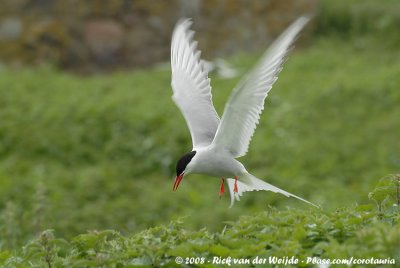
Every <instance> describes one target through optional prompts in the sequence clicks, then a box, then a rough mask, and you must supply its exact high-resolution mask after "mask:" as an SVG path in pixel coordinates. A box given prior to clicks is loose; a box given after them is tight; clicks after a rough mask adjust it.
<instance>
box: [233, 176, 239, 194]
mask: <svg viewBox="0 0 400 268" xmlns="http://www.w3.org/2000/svg"><path fill="white" fill-rule="evenodd" d="M237 180H238V177H237V176H235V184H234V185H233V192H235V193H237V192H238V186H237Z"/></svg>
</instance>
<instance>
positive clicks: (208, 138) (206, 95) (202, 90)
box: [171, 19, 219, 149]
mask: <svg viewBox="0 0 400 268" xmlns="http://www.w3.org/2000/svg"><path fill="white" fill-rule="evenodd" d="M191 24H192V23H191V21H190V20H189V19H184V20H180V21H179V22H178V23H177V25H176V27H175V30H174V33H173V35H172V43H171V68H172V81H171V85H172V89H173V92H174V94H173V96H172V99H173V100H174V101H175V103H176V105H177V106H178V107H179V109H180V110H181V112H182V114H183V116H184V117H185V119H186V122H187V124H188V127H189V130H190V133H191V136H192V143H193V149H195V148H198V147H204V146H208V145H209V144H210V143H211V142H212V141H213V139H214V136H215V132H216V131H217V128H218V124H219V117H218V114H217V112H216V111H215V108H214V106H213V103H212V96H211V86H210V79H209V78H208V74H207V72H206V71H205V70H204V68H203V65H202V64H201V62H200V51H198V50H197V43H196V42H195V41H193V36H194V32H193V31H191V30H190V25H191Z"/></svg>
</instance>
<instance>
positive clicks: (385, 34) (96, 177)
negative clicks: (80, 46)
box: [0, 0, 400, 248]
mask: <svg viewBox="0 0 400 268" xmlns="http://www.w3.org/2000/svg"><path fill="white" fill-rule="evenodd" d="M25 2H29V1H25ZM45 2H46V1H45ZM111 2H112V1H110V3H111ZM133 2H136V1H133ZM137 2H140V1H137ZM206 2H207V1H206ZM211 2H215V3H217V2H218V1H210V2H209V3H211ZM266 2H268V1H266ZM272 2H273V1H272ZM289 2H290V1H287V2H286V3H289ZM93 3H95V1H94V2H93ZM310 3H311V2H310ZM311 4H312V5H311ZM311 4H310V5H311V6H310V7H309V10H315V12H316V15H315V17H314V19H313V21H312V23H311V24H310V25H309V26H308V27H307V29H306V30H305V33H304V37H303V38H300V40H299V43H300V44H301V45H299V46H298V48H297V49H296V50H294V51H293V52H292V54H291V55H290V57H289V60H288V61H287V62H286V64H285V66H284V69H283V71H282V72H281V74H280V78H279V80H278V82H277V83H276V84H275V86H274V88H273V90H272V91H271V94H270V95H269V97H268V98H267V100H266V105H265V112H264V114H263V115H262V117H261V120H260V125H259V127H258V128H257V131H256V133H255V135H254V137H253V140H252V143H251V146H250V150H249V152H248V154H247V156H245V157H243V158H242V159H241V161H242V162H243V163H244V164H245V165H246V167H247V169H248V170H249V171H251V172H252V173H253V174H254V175H256V176H257V177H259V178H262V179H264V180H266V181H268V182H269V183H271V184H273V185H276V186H278V187H280V188H282V189H285V190H287V191H289V192H291V193H294V194H296V195H299V196H301V197H304V198H305V199H307V200H310V201H312V202H314V203H317V204H320V205H321V206H322V207H323V208H324V209H325V210H327V211H329V210H334V209H336V208H337V207H341V206H348V205H351V204H354V203H367V202H369V201H368V192H370V191H371V190H372V189H373V188H374V186H375V184H376V183H377V181H378V180H379V178H381V177H383V176H385V175H387V174H391V173H398V172H399V169H400V141H399V133H400V125H399V118H400V105H399V103H400V91H399V85H400V53H399V50H398V47H399V45H400V34H399V32H398V29H399V26H400V2H399V1H397V0H386V1H372V0H367V1H361V0H353V1H344V0H340V1H333V0H324V1H321V2H317V1H315V2H312V3H311ZM210 5H211V4H210ZM33 10H34V9H33ZM76 10H77V12H78V11H79V10H80V9H79V8H77V9H76ZM93 10H96V9H93ZM101 10H103V9H100V11H98V12H99V13H98V14H97V13H96V14H95V15H96V16H95V17H96V18H97V17H101V16H103V17H107V18H108V17H110V16H111V17H112V16H116V15H113V14H103V13H102V12H103V11H104V10H106V11H107V10H108V11H109V10H111V8H109V7H107V8H105V9H104V10H103V11H101ZM157 10H158V9H157ZM306 10H307V9H306ZM82 12H83V13H79V12H78V13H79V14H84V11H82ZM104 12H105V11H104ZM158 12H161V13H163V10H162V9H161V10H160V11H158ZM232 12H233V11H232ZM39 13H40V12H39ZM189 13H190V12H189ZM289 13H290V12H289ZM32 14H33V15H32V16H33V18H34V17H35V16H34V14H35V13H34V12H32ZM116 14H119V13H116ZM233 14H235V13H233ZM263 14H264V13H262V12H261V13H260V14H258V15H257V16H254V18H252V19H257V20H262V19H265V18H264V17H263ZM272 14H275V15H273V16H279V13H272ZM290 14H292V15H291V17H285V18H286V19H285V20H286V22H282V25H284V26H285V25H287V22H290V18H295V17H296V16H297V15H299V14H301V13H299V12H297V13H296V12H294V13H290ZM178 15H179V14H176V16H177V17H178ZM200 15H201V16H200ZM200 15H199V14H197V15H196V16H198V17H199V21H200V25H203V26H201V27H199V29H198V31H199V33H198V35H199V36H202V35H204V36H205V37H203V38H204V40H207V36H206V34H205V33H204V31H207V27H206V26H207V24H206V23H205V22H207V15H209V13H207V12H204V14H200ZM220 15H221V14H220ZM222 15H223V14H222ZM82 16H83V15H82ZM160 16H161V15H160ZM196 16H194V17H195V21H194V23H195V25H196V23H197V21H196ZM209 16H211V15H209ZM213 16H214V17H215V16H216V15H213ZM271 16H272V15H271ZM117 18H118V17H117ZM173 22H174V20H173V19H171V22H170V23H169V24H168V25H167V26H166V29H168V27H169V29H170V30H171V29H172V25H173V24H172V23H173ZM202 23H203V24H202ZM202 27H203V28H202ZM278 28H279V27H278ZM281 28H282V27H281ZM222 29H224V31H226V32H229V31H230V30H231V29H229V28H222ZM54 31H55V33H62V31H61V30H57V29H56V30H54ZM170 34H171V32H170V31H166V30H165V32H164V35H165V37H164V38H163V39H162V41H160V40H158V42H160V43H162V44H164V46H166V47H167V51H164V52H162V53H160V55H159V56H157V57H154V58H149V60H148V62H146V57H144V59H143V60H141V61H138V62H135V61H129V60H128V61H126V62H125V61H113V60H112V59H113V58H112V57H111V58H107V60H105V61H103V60H104V59H103V58H101V59H100V60H99V59H98V58H96V57H95V55H93V54H91V53H92V52H90V51H89V52H87V53H88V56H87V57H86V56H85V57H82V58H78V59H79V60H76V59H75V60H74V61H71V62H72V63H70V64H69V62H70V61H69V60H71V58H68V57H66V58H63V57H54V58H53V57H52V56H49V57H42V58H39V60H36V58H35V57H34V58H35V60H33V58H32V57H30V56H27V53H31V54H29V55H35V56H37V54H36V53H35V50H33V51H34V52H32V51H31V50H29V49H30V48H29V46H27V45H26V44H25V43H23V42H25V41H23V42H22V43H21V42H20V41H21V40H22V39H23V37H21V38H22V39H21V40H19V39H15V40H14V41H15V42H16V43H15V44H14V45H10V44H11V43H12V42H14V41H12V42H11V41H10V40H8V41H7V42H6V41H4V40H3V41H4V42H3V43H0V45H2V46H9V47H8V48H7V49H11V50H12V51H13V52H12V53H16V54H7V56H4V54H3V56H2V57H1V66H2V67H1V69H0V96H1V97H0V237H1V239H0V248H14V247H16V246H18V245H20V244H21V243H24V242H25V241H27V240H28V239H30V238H32V237H33V236H35V235H36V234H37V233H38V232H40V231H42V230H45V229H49V228H51V229H54V230H55V232H56V234H57V235H58V236H59V237H66V238H68V237H71V236H75V235H77V234H79V233H83V232H86V231H87V230H93V229H115V230H119V231H121V232H122V233H130V232H137V231H139V230H143V229H145V228H148V227H152V226H155V225H157V224H160V223H168V222H169V221H171V220H173V219H179V218H180V219H182V220H183V223H184V225H185V226H186V227H187V228H188V229H191V228H192V229H198V228H201V227H207V228H208V229H209V230H221V229H222V228H223V227H224V224H225V222H226V221H232V220H236V219H237V218H238V216H239V215H247V214H251V213H260V212H261V211H263V210H264V209H265V208H266V207H267V206H268V205H272V206H276V207H278V208H284V207H286V206H291V207H296V208H308V207H307V205H305V204H303V203H301V202H299V201H297V200H294V199H288V198H286V197H284V196H282V195H278V194H274V193H269V192H268V193H267V192H255V193H249V194H246V195H245V196H244V197H243V198H242V199H241V201H240V202H239V203H236V204H235V206H234V207H233V208H232V209H228V206H229V196H228V195H226V196H224V197H223V198H222V199H221V200H220V199H219V198H218V189H219V183H220V179H219V178H211V177H206V176H200V175H191V176H189V177H186V178H185V179H184V180H183V182H182V183H181V186H180V188H179V191H177V192H175V193H174V192H172V185H173V179H174V177H173V176H174V167H175V162H176V160H177V159H179V157H180V156H181V155H182V154H184V153H186V152H188V151H190V150H191V140H190V135H189V132H188V130H187V127H186V124H185V121H184V120H183V117H182V116H181V114H180V112H179V111H178V109H177V108H176V107H175V105H174V103H173V102H172V100H171V98H170V97H171V95H172V91H171V88H170V70H169V69H168V68H167V67H163V66H159V67H149V66H152V65H153V64H155V63H157V62H163V61H167V60H168V59H167V57H166V56H167V54H168V45H169V44H168V42H169V39H168V38H170ZM269 34H270V35H269V36H268V38H272V36H275V35H276V34H277V32H274V31H273V32H270V33H269ZM227 36H228V37H229V35H227ZM156 37H157V35H154V36H151V37H149V38H150V39H151V38H156ZM228 37H226V36H225V37H224V38H228ZM18 38H20V37H18ZM221 38H222V37H221ZM78 39H79V38H78ZM200 39H202V38H200ZM40 40H41V39H40ZM46 40H47V39H46ZM264 41H265V42H266V41H267V40H264V39H262V38H261V39H260V40H259V41H257V42H258V44H257V45H255V47H237V48H232V51H231V48H230V46H227V47H224V46H223V45H217V44H215V45H214V44H210V43H207V42H206V46H205V47H209V48H210V49H212V48H216V49H217V50H218V52H219V54H213V53H216V52H213V51H210V52H208V53H211V54H207V55H209V56H208V58H207V57H206V59H208V60H212V59H213V57H216V56H225V58H226V60H227V61H228V63H229V64H230V65H231V66H232V67H233V68H235V69H236V70H238V73H239V76H238V77H235V78H230V79H224V78H222V77H220V76H218V75H216V74H213V73H212V74H210V76H211V79H212V86H213V99H214V104H215V106H216V109H217V111H218V112H219V113H220V115H221V113H222V111H223V106H224V103H225V101H226V99H227V97H228V96H229V94H230V92H231V90H232V88H233V87H234V86H235V84H236V83H237V82H238V80H239V79H240V76H241V75H242V74H244V73H245V72H246V71H247V70H248V69H249V68H251V66H252V65H253V64H254V63H255V61H256V60H257V58H258V57H259V56H260V55H261V53H262V49H263V46H261V43H262V42H264ZM46 42H47V41H46ZM243 42H244V41H243ZM17 43H18V44H17ZM46 44H47V43H46ZM46 46H47V45H46ZM51 46H52V45H51ZM56 47H57V46H56ZM200 47H202V45H201V43H200ZM13 49H15V50H13ZM18 49H19V50H18ZM46 49H47V48H44V50H43V51H51V50H46ZM11 50H6V51H8V52H9V51H11ZM2 51H3V52H2V53H4V50H2ZM57 51H58V50H57ZM127 51H128V52H129V51H130V50H129V49H128V50H127ZM150 51H152V50H151V49H150ZM242 51H256V52H253V53H243V52H242ZM8 52H7V53H8ZM10 53H11V52H10ZM57 53H58V52H57ZM113 53H114V52H113ZM116 53H117V52H116ZM118 53H119V52H118ZM118 53H117V54H116V55H117V56H118V55H120V54H118ZM132 53H133V52H132ZM150 54H151V53H150ZM46 55H47V54H46ZM49 55H50V54H49ZM57 55H58V54H57ZM110 55H111V56H113V55H114V54H112V53H111V54H110ZM122 55H123V54H122ZM227 55H228V56H227ZM114 56H115V55H114ZM117 56H116V59H118V57H117ZM121 57H122V56H121ZM122 58H123V57H122ZM27 59H29V60H27ZM42 59H44V60H42ZM66 59H68V60H66ZM73 59H74V58H73ZM96 59H97V61H96ZM109 59H111V62H109V61H108V60H109ZM65 60H66V61H65ZM82 66H83V67H82ZM141 66H146V69H141V68H139V67H141ZM81 67H82V68H81ZM130 68H136V69H135V70H134V71H130ZM65 69H68V70H71V71H72V72H66V71H65ZM87 70H89V71H90V72H92V74H91V75H83V74H85V73H86V71H87ZM110 70H112V71H111V72H107V73H106V74H105V73H104V71H110ZM76 72H77V73H78V74H76ZM97 72H100V73H97Z"/></svg>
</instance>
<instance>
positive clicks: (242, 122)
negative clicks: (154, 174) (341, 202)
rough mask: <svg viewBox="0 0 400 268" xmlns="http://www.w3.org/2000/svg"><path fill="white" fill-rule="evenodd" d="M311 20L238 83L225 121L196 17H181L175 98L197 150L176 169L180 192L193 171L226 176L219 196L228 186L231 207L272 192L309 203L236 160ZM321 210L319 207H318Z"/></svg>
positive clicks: (174, 44) (175, 40)
mask: <svg viewBox="0 0 400 268" xmlns="http://www.w3.org/2000/svg"><path fill="white" fill-rule="evenodd" d="M308 20H309V18H308V17H306V16H302V17H300V18H298V19H297V20H296V21H295V22H294V23H293V24H292V25H290V26H289V27H288V28H287V29H286V30H285V32H283V33H282V34H281V36H280V37H278V39H276V41H275V42H274V43H273V44H272V45H271V46H270V48H269V49H268V50H267V51H266V52H265V54H264V55H263V56H262V58H261V60H260V61H259V62H258V63H257V64H256V66H255V67H253V69H252V70H251V71H250V72H249V73H248V74H247V75H246V76H245V77H244V78H243V79H242V80H241V81H240V82H239V83H238V85H237V86H236V88H235V89H234V90H233V92H232V94H231V95H230V97H229V99H228V102H227V103H226V105H225V109H224V112H223V116H222V118H221V120H220V118H219V117H218V114H217V112H216V111H215V108H214V106H213V103H212V97H211V85H210V79H209V78H208V74H207V72H206V71H205V68H204V66H203V65H202V61H201V59H200V51H198V50H197V42H196V41H194V40H193V36H194V31H192V30H191V29H190V26H191V24H192V22H191V20H190V19H181V20H179V21H178V23H177V24H176V26H175V29H174V31H173V34H172V41H171V71H172V79H171V85H172V89H173V96H172V99H173V100H174V102H175V103H176V105H177V106H178V108H179V109H180V111H181V112H182V114H183V116H184V118H185V120H186V122H187V125H188V127H189V130H190V133H191V137H192V143H193V149H192V151H191V152H189V153H187V154H185V155H184V156H182V157H181V158H180V160H179V161H178V163H177V165H176V179H175V183H174V186H173V190H174V191H176V190H177V188H178V186H179V184H180V182H181V181H182V179H183V177H184V176H187V175H188V174H190V173H192V174H193V173H195V174H206V175H210V176H216V177H218V178H222V182H221V186H220V189H219V196H220V197H221V196H222V194H223V193H224V192H225V187H224V184H225V179H226V181H227V184H228V188H229V192H230V196H231V204H230V207H232V206H233V204H234V201H235V199H236V200H238V201H239V197H240V196H242V194H243V193H244V192H247V191H259V190H265V191H272V192H275V193H281V194H283V195H285V196H288V197H289V196H292V197H295V198H297V199H300V200H302V201H304V202H307V203H309V204H311V205H314V204H312V203H310V202H309V201H307V200H304V199H303V198H300V197H298V196H296V195H293V194H291V193H288V192H286V191H284V190H281V189H279V188H277V187H275V186H273V185H271V184H269V183H266V182H264V181H262V180H260V179H258V178H256V177H255V176H253V175H251V174H250V173H249V172H248V171H247V170H246V168H245V167H244V166H243V164H242V163H240V162H239V161H238V160H236V158H238V157H241V156H244V155H245V154H246V153H247V150H248V147H249V143H250V140H251V137H252V136H253V134H254V131H255V128H256V126H257V124H258V122H259V119H260V114H261V112H262V110H263V109H264V100H265V98H266V97H267V95H268V92H269V91H270V89H271V87H272V85H273V84H274V82H275V81H276V80H277V76H278V74H279V72H280V71H281V69H282V64H283V62H284V60H285V56H286V54H287V52H288V50H289V49H290V47H291V45H292V43H293V42H294V40H295V38H296V36H297V34H298V33H299V32H300V31H301V29H302V28H303V27H304V25H305V24H306V23H307V22H308ZM314 206H315V205H314Z"/></svg>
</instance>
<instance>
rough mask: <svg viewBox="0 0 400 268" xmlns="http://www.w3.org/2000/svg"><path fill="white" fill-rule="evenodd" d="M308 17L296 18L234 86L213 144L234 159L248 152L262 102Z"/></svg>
mask: <svg viewBox="0 0 400 268" xmlns="http://www.w3.org/2000/svg"><path fill="white" fill-rule="evenodd" d="M307 21H308V18H306V17H300V18H299V19H297V20H296V21H295V22H294V23H293V24H292V25H291V26H290V27H289V28H288V29H287V30H286V31H285V32H284V33H283V34H282V35H281V36H280V37H279V38H278V39H277V40H276V41H275V42H274V43H273V44H272V45H271V47H270V48H269V49H268V50H267V51H266V53H265V54H264V55H263V57H262V58H261V60H260V61H259V63H258V64H257V65H256V66H255V67H254V68H253V70H252V71H251V72H250V73H248V74H247V75H246V76H245V77H244V78H243V79H242V80H241V81H240V82H239V84H238V85H237V86H236V88H235V89H234V91H233V93H232V94H231V96H230V97H229V100H228V102H227V104H226V105H225V109H224V113H223V116H222V119H221V122H220V124H219V127H218V130H217V132H216V134H215V138H214V140H213V142H212V144H213V145H215V146H217V147H219V148H222V149H225V150H227V151H228V152H230V153H231V155H232V156H233V157H235V158H236V157H240V156H243V155H245V154H246V153H247V150H248V147H249V143H250V140H251V137H252V136H253V134H254V131H255V129H256V126H257V124H258V121H259V119H260V114H261V112H262V110H263V109H264V100H265V98H266V97H267V95H268V92H269V91H270V89H271V88H272V85H273V84H274V82H275V81H276V80H277V78H278V77H277V76H278V74H279V72H280V71H281V69H282V67H281V66H282V63H283V62H284V59H285V56H286V54H287V52H288V50H289V48H290V46H291V44H292V43H293V41H294V40H295V37H296V36H297V34H298V33H299V32H300V30H301V29H302V28H303V26H304V25H305V24H306V23H307Z"/></svg>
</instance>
